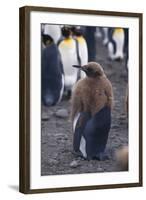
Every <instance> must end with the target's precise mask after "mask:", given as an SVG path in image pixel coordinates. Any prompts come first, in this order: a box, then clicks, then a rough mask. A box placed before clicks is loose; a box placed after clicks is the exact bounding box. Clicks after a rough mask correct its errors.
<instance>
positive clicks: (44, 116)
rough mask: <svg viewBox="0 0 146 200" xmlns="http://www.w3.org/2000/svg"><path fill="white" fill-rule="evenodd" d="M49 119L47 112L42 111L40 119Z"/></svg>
mask: <svg viewBox="0 0 146 200" xmlns="http://www.w3.org/2000/svg"><path fill="white" fill-rule="evenodd" d="M49 119H50V117H49V115H48V114H47V113H43V114H42V120H43V121H47V120H49Z"/></svg>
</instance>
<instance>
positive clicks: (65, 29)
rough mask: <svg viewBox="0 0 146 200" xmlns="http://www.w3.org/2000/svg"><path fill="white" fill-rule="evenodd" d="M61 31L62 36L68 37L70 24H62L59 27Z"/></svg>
mask: <svg viewBox="0 0 146 200" xmlns="http://www.w3.org/2000/svg"><path fill="white" fill-rule="evenodd" d="M61 33H62V35H63V37H65V38H69V37H70V36H71V28H70V26H63V27H62V28H61Z"/></svg>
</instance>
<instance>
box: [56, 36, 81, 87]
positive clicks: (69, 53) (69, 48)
mask: <svg viewBox="0 0 146 200" xmlns="http://www.w3.org/2000/svg"><path fill="white" fill-rule="evenodd" d="M59 51H60V54H61V58H62V63H63V68H64V75H65V77H64V78H65V86H66V87H72V86H73V84H74V83H75V82H76V80H77V73H78V70H77V69H76V68H73V67H72V65H76V64H78V60H77V52H76V45H75V41H74V40H72V41H70V43H67V42H62V43H61V44H60V45H59Z"/></svg>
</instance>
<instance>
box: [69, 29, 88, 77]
mask: <svg viewBox="0 0 146 200" xmlns="http://www.w3.org/2000/svg"><path fill="white" fill-rule="evenodd" d="M71 30H72V34H73V37H74V39H75V40H76V45H77V57H78V63H79V65H86V64H87V63H88V48H87V42H86V40H85V38H84V28H83V27H81V26H73V27H72V29H71ZM78 72H79V73H78V80H79V79H80V78H84V77H85V76H86V75H85V73H84V72H82V71H80V70H78Z"/></svg>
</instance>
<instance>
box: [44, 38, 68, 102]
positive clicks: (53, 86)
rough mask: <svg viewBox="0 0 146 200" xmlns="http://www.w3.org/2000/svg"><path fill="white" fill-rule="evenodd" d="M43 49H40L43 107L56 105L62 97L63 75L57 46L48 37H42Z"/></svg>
mask: <svg viewBox="0 0 146 200" xmlns="http://www.w3.org/2000/svg"><path fill="white" fill-rule="evenodd" d="M42 40H43V44H44V46H45V47H44V48H43V49H42V62H41V65H42V68H41V70H42V74H41V75H42V77H41V78H42V79H41V83H42V84H41V87H42V102H43V104H44V105H45V106H53V105H55V104H56V103H58V102H59V101H60V100H61V98H62V95H63V90H64V74H63V66H62V62H61V56H60V53H59V51H58V48H57V45H56V44H55V43H54V41H53V39H52V38H51V37H50V36H49V35H43V36H42Z"/></svg>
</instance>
